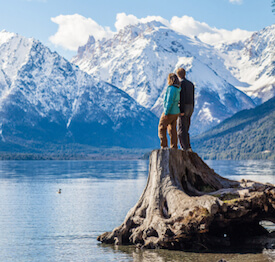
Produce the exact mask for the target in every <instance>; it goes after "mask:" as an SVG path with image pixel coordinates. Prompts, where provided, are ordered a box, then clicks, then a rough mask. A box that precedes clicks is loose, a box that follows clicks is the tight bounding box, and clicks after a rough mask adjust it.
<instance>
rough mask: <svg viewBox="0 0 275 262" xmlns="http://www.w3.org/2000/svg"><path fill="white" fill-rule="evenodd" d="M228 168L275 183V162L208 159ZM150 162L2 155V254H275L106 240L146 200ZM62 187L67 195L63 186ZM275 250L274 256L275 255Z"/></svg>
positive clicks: (253, 257)
mask: <svg viewBox="0 0 275 262" xmlns="http://www.w3.org/2000/svg"><path fill="white" fill-rule="evenodd" d="M207 163H208V164H209V165H210V166H211V167H212V168H214V170H215V171H216V172H217V173H219V174H220V175H223V176H226V177H230V178H232V179H237V180H240V179H242V178H245V179H253V180H256V181H261V182H270V183H273V184H275V162H274V161H207ZM147 174H148V161H143V160H141V161H0V261H5V262H8V261H12V262H15V261H20V262H22V261H148V262H149V261H150V262H152V261H153V262H154V261H192V262H193V261H196V262H197V261H205V262H206V261H207V262H212V261H218V260H220V259H222V258H223V259H226V260H227V261H230V262H233V261H242V262H245V261H249V262H252V261H253V262H255V261H261V262H262V261H263V262H264V261H272V259H275V254H274V252H273V251H268V252H264V253H255V254H251V253H235V254H224V253H211V254H201V253H192V252H182V251H167V250H139V249H135V248H134V247H128V246H122V247H114V246H110V245H102V244H100V243H99V242H98V241H97V240H96V237H97V236H98V235H100V234H102V233H103V232H105V231H111V230H112V229H113V228H114V227H116V226H119V225H120V224H121V223H122V222H123V220H124V218H125V215H126V213H127V212H128V210H129V209H130V208H131V207H132V206H133V205H134V204H135V203H136V202H137V200H138V199H139V197H140V195H141V193H142V191H143V189H144V187H145V185H146V181H147ZM59 188H60V189H61V190H62V193H61V194H58V193H57V191H58V190H59ZM272 256H273V258H272Z"/></svg>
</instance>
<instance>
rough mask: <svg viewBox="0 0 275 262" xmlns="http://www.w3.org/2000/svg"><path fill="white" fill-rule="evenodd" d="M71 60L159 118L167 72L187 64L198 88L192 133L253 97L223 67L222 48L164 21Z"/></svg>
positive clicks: (96, 44) (91, 45) (94, 44)
mask: <svg viewBox="0 0 275 262" xmlns="http://www.w3.org/2000/svg"><path fill="white" fill-rule="evenodd" d="M72 62H73V63H74V64H76V65H78V66H79V68H81V69H82V70H84V71H85V72H87V73H88V74H90V75H92V76H94V77H97V78H99V79H102V80H105V81H107V82H109V83H112V84H114V85H115V86H117V87H119V88H120V89H122V90H124V91H125V92H127V93H128V94H129V95H130V96H131V97H133V98H134V99H135V100H136V101H137V102H139V103H140V104H141V105H143V106H144V107H146V108H148V109H150V110H151V111H152V112H154V113H155V114H156V115H157V116H160V114H161V112H162V110H163V109H162V99H163V95H164V92H165V90H166V87H167V76H168V74H169V73H170V72H173V71H175V70H176V69H177V68H178V67H184V68H185V69H186V71H187V78H188V79H189V80H191V81H192V82H194V84H195V87H196V108H195V112H194V115H193V120H192V130H191V132H192V133H200V132H202V131H204V130H206V129H208V128H210V127H212V126H214V125H216V124H217V123H219V122H220V121H221V120H223V119H225V118H227V117H229V116H231V115H232V114H234V113H236V112H237V111H239V110H242V109H245V108H251V107H253V106H254V103H253V101H252V100H251V99H250V98H249V97H248V96H247V95H245V94H244V93H243V92H241V91H239V90H238V89H236V88H235V87H234V86H233V85H242V83H241V82H240V81H238V80H237V79H236V78H235V77H234V76H233V75H232V74H231V73H230V72H229V70H228V69H227V68H226V67H225V66H224V60H223V59H222V58H221V57H220V56H219V54H218V52H217V51H216V50H215V49H214V48H213V47H212V46H209V45H207V44H204V43H202V42H201V41H200V40H198V39H191V38H188V37H186V36H184V35H182V34H180V33H177V32H175V31H173V30H171V29H169V28H167V27H166V26H164V25H163V24H161V23H160V22H156V21H153V22H149V23H143V24H142V23H141V24H138V25H135V26H132V25H131V26H127V27H125V28H124V29H122V30H120V31H119V32H118V33H117V34H115V35H114V37H113V38H111V39H108V40H101V41H95V40H94V39H93V37H90V39H89V41H88V43H87V44H86V45H85V46H83V47H80V48H79V50H78V54H77V56H75V57H74V58H73V59H72Z"/></svg>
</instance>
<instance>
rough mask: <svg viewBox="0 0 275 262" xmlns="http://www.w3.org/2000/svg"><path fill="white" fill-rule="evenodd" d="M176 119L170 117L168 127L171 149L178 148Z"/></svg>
mask: <svg viewBox="0 0 275 262" xmlns="http://www.w3.org/2000/svg"><path fill="white" fill-rule="evenodd" d="M177 118H178V115H171V123H170V124H169V126H168V133H169V136H170V147H171V148H178V136H177Z"/></svg>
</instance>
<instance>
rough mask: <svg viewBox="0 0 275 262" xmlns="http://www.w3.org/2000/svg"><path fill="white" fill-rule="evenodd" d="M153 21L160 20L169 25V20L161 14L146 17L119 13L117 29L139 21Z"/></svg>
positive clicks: (116, 23)
mask: <svg viewBox="0 0 275 262" xmlns="http://www.w3.org/2000/svg"><path fill="white" fill-rule="evenodd" d="M151 21H158V22H161V23H163V24H164V25H166V26H169V21H168V20H166V19H164V18H162V17H161V16H147V17H145V18H140V19H139V18H137V17H136V16H134V15H126V14H125V13H119V14H117V15H116V22H115V27H116V29H117V31H119V30H121V29H123V28H124V27H125V26H127V25H135V24H138V23H148V22H151Z"/></svg>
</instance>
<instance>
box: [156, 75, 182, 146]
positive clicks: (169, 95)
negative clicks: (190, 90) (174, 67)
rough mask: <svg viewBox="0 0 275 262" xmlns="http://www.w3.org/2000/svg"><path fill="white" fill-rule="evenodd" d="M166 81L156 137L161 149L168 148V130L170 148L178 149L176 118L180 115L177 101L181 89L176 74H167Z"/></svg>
mask: <svg viewBox="0 0 275 262" xmlns="http://www.w3.org/2000/svg"><path fill="white" fill-rule="evenodd" d="M167 80H168V87H167V90H166V93H165V97H164V102H163V106H164V112H163V113H162V115H161V117H160V120H159V126H158V135H159V139H160V145H161V148H165V147H168V142H167V136H166V131H167V130H168V134H169V136H170V147H171V148H178V136H177V118H178V116H179V113H180V109H179V100H180V91H181V88H180V82H179V79H178V77H177V75H176V74H174V73H171V74H169V75H168V79H167Z"/></svg>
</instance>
